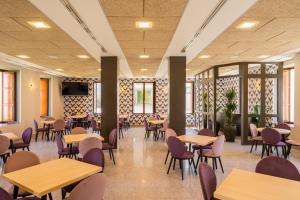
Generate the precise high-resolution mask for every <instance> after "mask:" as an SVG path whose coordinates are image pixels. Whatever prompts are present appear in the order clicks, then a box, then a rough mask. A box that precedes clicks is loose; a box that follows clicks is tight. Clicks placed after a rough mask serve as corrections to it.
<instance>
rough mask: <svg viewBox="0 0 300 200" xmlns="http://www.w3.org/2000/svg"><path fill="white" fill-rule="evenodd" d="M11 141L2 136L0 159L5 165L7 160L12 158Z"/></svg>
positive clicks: (0, 138) (0, 137) (0, 136)
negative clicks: (10, 151)
mask: <svg viewBox="0 0 300 200" xmlns="http://www.w3.org/2000/svg"><path fill="white" fill-rule="evenodd" d="M9 146H10V140H9V139H8V137H6V136H4V135H0V158H1V159H2V160H3V163H5V162H6V160H7V158H8V157H9V156H10V153H9Z"/></svg>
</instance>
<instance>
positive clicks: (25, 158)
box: [0, 151, 40, 200]
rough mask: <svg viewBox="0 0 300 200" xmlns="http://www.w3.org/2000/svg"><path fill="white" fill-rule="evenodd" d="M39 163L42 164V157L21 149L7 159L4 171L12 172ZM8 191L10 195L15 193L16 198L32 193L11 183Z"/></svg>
mask: <svg viewBox="0 0 300 200" xmlns="http://www.w3.org/2000/svg"><path fill="white" fill-rule="evenodd" d="M38 164H40V159H39V158H38V156H37V155H36V154H34V153H32V152H30V151H19V152H16V153H15V154H13V155H12V156H10V157H9V158H8V159H7V161H6V163H5V165H4V170H3V171H4V173H10V172H14V171H17V170H20V169H24V168H27V167H31V166H34V165H38ZM8 193H9V194H10V195H13V194H14V199H16V198H17V196H20V197H25V196H30V195H31V194H30V193H27V192H25V191H22V190H19V191H18V189H17V187H14V186H13V185H11V187H10V188H9V192H8ZM0 199H1V198H0ZM1 200H2V199H1Z"/></svg>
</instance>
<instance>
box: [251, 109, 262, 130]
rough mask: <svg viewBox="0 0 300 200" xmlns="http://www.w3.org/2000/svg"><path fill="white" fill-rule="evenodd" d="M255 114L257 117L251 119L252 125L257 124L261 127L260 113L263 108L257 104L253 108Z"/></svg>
mask: <svg viewBox="0 0 300 200" xmlns="http://www.w3.org/2000/svg"><path fill="white" fill-rule="evenodd" d="M253 110H254V112H253V114H254V115H255V116H253V117H251V123H253V124H255V125H256V126H257V127H258V126H259V125H260V112H261V106H260V105H259V104H256V105H255V106H254V107H253Z"/></svg>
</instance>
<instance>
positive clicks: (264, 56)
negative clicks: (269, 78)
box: [257, 55, 270, 58]
mask: <svg viewBox="0 0 300 200" xmlns="http://www.w3.org/2000/svg"><path fill="white" fill-rule="evenodd" d="M268 57H270V55H261V56H258V57H257V58H268Z"/></svg>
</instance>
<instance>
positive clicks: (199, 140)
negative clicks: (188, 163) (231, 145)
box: [177, 135, 217, 146]
mask: <svg viewBox="0 0 300 200" xmlns="http://www.w3.org/2000/svg"><path fill="white" fill-rule="evenodd" d="M177 138H178V139H179V140H181V141H182V142H184V143H189V144H198V145H201V146H206V145H209V144H211V143H213V142H214V141H216V140H217V137H209V136H203V135H180V136H178V137H177Z"/></svg>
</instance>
